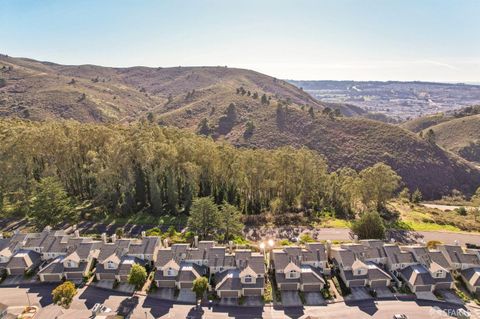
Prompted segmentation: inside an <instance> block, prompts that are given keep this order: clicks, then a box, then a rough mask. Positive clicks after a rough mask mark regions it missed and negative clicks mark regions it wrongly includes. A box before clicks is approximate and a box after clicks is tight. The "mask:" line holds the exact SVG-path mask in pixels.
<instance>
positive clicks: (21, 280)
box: [0, 276, 40, 287]
mask: <svg viewBox="0 0 480 319" xmlns="http://www.w3.org/2000/svg"><path fill="white" fill-rule="evenodd" d="M37 283H38V284H40V282H39V281H37V279H36V276H32V277H30V278H25V276H7V278H5V280H4V281H2V283H1V284H0V286H1V287H15V286H19V285H31V284H37Z"/></svg>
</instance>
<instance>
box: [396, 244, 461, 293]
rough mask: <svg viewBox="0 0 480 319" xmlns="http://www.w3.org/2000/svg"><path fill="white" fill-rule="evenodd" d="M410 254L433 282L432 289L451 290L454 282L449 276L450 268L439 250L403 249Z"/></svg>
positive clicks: (416, 247)
mask: <svg viewBox="0 0 480 319" xmlns="http://www.w3.org/2000/svg"><path fill="white" fill-rule="evenodd" d="M404 249H405V250H407V251H410V252H412V254H413V256H414V258H415V259H416V260H417V261H418V262H419V264H421V265H422V266H423V267H424V268H425V269H426V270H427V271H428V273H429V274H430V276H431V277H432V279H433V282H434V289H435V290H440V289H453V287H454V285H455V281H454V279H453V277H452V275H451V274H450V270H451V266H450V264H449V263H448V261H447V259H446V258H445V256H444V255H443V254H442V252H440V251H439V250H429V249H428V248H426V247H424V246H407V247H405V248H404Z"/></svg>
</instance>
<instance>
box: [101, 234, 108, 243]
mask: <svg viewBox="0 0 480 319" xmlns="http://www.w3.org/2000/svg"><path fill="white" fill-rule="evenodd" d="M102 241H103V243H104V244H106V243H107V234H106V233H102Z"/></svg>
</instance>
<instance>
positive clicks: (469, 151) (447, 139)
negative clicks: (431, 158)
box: [429, 114, 480, 163]
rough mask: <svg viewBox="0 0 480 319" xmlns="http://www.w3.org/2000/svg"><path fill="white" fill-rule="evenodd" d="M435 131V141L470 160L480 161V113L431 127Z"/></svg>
mask: <svg viewBox="0 0 480 319" xmlns="http://www.w3.org/2000/svg"><path fill="white" fill-rule="evenodd" d="M429 129H432V130H433V131H434V133H435V141H436V143H437V144H438V145H440V146H442V147H443V148H445V149H447V150H449V151H452V152H454V153H456V154H458V155H460V156H461V157H463V158H465V159H466V160H468V161H472V162H476V163H480V114H477V115H471V116H466V117H461V118H454V119H451V120H449V121H446V122H443V123H440V124H437V125H434V126H431V127H429Z"/></svg>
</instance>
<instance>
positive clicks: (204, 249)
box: [154, 238, 214, 289]
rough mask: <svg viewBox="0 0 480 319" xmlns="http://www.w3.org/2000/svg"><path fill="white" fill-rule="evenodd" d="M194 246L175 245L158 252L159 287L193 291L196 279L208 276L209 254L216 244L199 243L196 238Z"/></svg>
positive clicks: (156, 277) (155, 278) (157, 277)
mask: <svg viewBox="0 0 480 319" xmlns="http://www.w3.org/2000/svg"><path fill="white" fill-rule="evenodd" d="M194 245H195V247H190V244H173V245H172V246H170V247H164V248H161V249H160V250H159V251H158V253H157V258H156V261H155V267H156V271H155V275H154V280H155V283H156V284H157V286H158V287H160V288H175V287H176V288H178V289H191V288H192V286H193V281H194V280H195V279H197V278H199V277H201V276H205V275H206V274H207V271H208V268H207V264H208V252H209V249H210V248H212V247H213V245H214V242H213V241H201V242H199V243H198V239H197V238H196V239H195V244H194ZM165 246H166V245H165Z"/></svg>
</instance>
